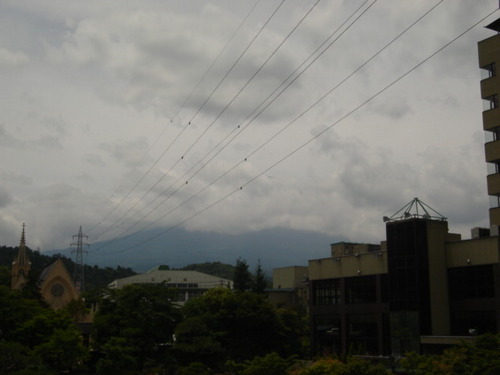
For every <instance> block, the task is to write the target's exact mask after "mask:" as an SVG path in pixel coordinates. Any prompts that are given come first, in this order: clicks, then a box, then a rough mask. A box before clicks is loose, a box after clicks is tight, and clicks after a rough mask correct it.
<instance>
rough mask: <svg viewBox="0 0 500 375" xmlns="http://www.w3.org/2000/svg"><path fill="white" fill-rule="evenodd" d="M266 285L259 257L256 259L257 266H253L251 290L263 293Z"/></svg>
mask: <svg viewBox="0 0 500 375" xmlns="http://www.w3.org/2000/svg"><path fill="white" fill-rule="evenodd" d="M266 286H267V277H266V274H265V272H264V270H263V269H262V265H261V263H260V259H259V260H258V261H257V266H256V267H255V276H254V280H253V287H252V291H253V292H255V293H259V294H263V293H264V291H265V290H266Z"/></svg>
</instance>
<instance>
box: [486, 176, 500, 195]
mask: <svg viewBox="0 0 500 375" xmlns="http://www.w3.org/2000/svg"><path fill="white" fill-rule="evenodd" d="M486 180H487V185H488V195H500V173H494V174H490V175H488V176H487V177H486Z"/></svg>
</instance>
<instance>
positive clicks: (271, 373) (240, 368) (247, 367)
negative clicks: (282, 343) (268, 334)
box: [227, 352, 296, 375]
mask: <svg viewBox="0 0 500 375" xmlns="http://www.w3.org/2000/svg"><path fill="white" fill-rule="evenodd" d="M295 360H296V359H295V357H293V356H292V357H288V358H282V357H280V356H279V355H278V354H277V353H275V352H272V353H269V354H266V355H264V356H261V357H259V356H257V357H255V358H253V359H251V360H247V361H245V362H244V363H241V364H239V363H235V362H228V363H227V367H228V368H229V369H230V372H231V373H232V374H236V375H287V374H288V369H289V368H290V367H291V366H292V365H293V364H294V363H295Z"/></svg>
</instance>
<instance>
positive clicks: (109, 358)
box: [97, 337, 137, 375]
mask: <svg viewBox="0 0 500 375" xmlns="http://www.w3.org/2000/svg"><path fill="white" fill-rule="evenodd" d="M102 352H103V353H104V354H105V356H104V357H103V358H101V359H100V360H99V362H98V363H97V374H98V375H107V374H122V375H128V374H134V373H136V370H135V369H136V368H137V363H136V360H135V358H134V348H133V347H131V346H130V343H129V342H128V340H126V339H125V338H122V337H111V338H110V339H109V340H108V341H107V342H106V343H105V344H104V345H103V346H102Z"/></svg>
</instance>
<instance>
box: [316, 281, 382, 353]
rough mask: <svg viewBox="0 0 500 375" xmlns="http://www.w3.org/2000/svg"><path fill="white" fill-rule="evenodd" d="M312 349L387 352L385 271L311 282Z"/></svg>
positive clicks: (322, 350) (321, 350) (320, 350)
mask: <svg viewBox="0 0 500 375" xmlns="http://www.w3.org/2000/svg"><path fill="white" fill-rule="evenodd" d="M310 288H311V290H310V292H311V308H310V313H311V326H312V327H313V329H312V342H313V346H314V350H315V351H316V352H317V353H318V352H325V351H326V352H329V351H331V352H344V353H345V352H348V351H351V352H352V351H354V352H356V353H363V354H389V353H390V342H389V337H390V336H389V304H388V303H387V298H388V294H387V292H386V291H387V275H385V274H382V275H369V276H354V277H345V278H332V279H325V280H315V281H311V282H310Z"/></svg>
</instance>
